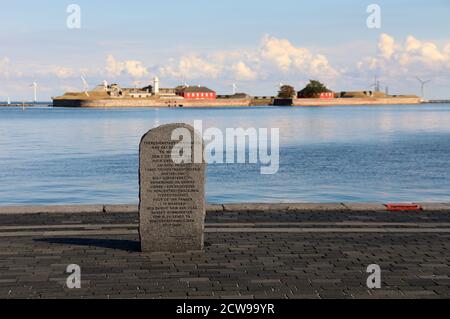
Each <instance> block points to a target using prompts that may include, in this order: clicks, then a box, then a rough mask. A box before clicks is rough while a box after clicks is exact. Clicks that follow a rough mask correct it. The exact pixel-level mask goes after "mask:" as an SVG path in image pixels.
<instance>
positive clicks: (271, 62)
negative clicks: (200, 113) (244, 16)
mask: <svg viewBox="0 0 450 319" xmlns="http://www.w3.org/2000/svg"><path fill="white" fill-rule="evenodd" d="M159 73H160V75H161V76H162V77H172V78H178V79H180V78H184V79H207V78H210V79H217V78H221V79H229V80H242V81H251V80H257V79H265V78H269V77H271V76H275V77H278V76H279V75H280V74H282V75H283V77H284V78H286V77H292V78H294V77H298V74H299V73H300V74H301V75H302V76H315V77H317V76H319V77H321V78H326V77H332V76H336V75H338V74H339V72H338V71H337V70H335V69H334V68H333V67H332V66H331V65H330V63H329V61H328V59H327V58H326V57H325V56H324V55H322V54H314V53H312V52H311V51H310V50H308V49H306V48H301V47H296V46H294V45H293V44H292V43H291V42H289V41H288V40H286V39H278V38H275V37H271V36H264V37H263V39H262V42H261V45H260V46H259V47H257V48H254V49H247V50H243V51H236V50H235V51H219V52H213V53H210V54H208V55H199V54H191V55H185V56H182V57H181V58H179V59H172V60H171V61H169V63H168V64H167V65H164V66H161V67H160V68H159Z"/></svg>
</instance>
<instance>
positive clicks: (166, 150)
mask: <svg viewBox="0 0 450 319" xmlns="http://www.w3.org/2000/svg"><path fill="white" fill-rule="evenodd" d="M205 170H206V164H205V163H204V160H203V139H202V137H201V136H200V135H199V134H198V133H196V132H195V131H194V128H193V127H192V126H190V125H186V124H169V125H163V126H160V127H158V128H155V129H153V130H150V131H149V132H148V133H147V134H145V135H144V136H143V137H142V140H141V143H140V149H139V198H140V202H139V219H140V225H139V234H140V241H141V250H142V251H143V252H188V251H198V250H202V249H203V237H204V220H205Z"/></svg>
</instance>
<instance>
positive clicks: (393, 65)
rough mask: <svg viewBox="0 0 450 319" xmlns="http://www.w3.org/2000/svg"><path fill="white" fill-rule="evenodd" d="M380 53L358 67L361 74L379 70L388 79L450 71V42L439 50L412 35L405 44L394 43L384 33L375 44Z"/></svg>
mask: <svg viewBox="0 0 450 319" xmlns="http://www.w3.org/2000/svg"><path fill="white" fill-rule="evenodd" d="M378 48H379V54H378V56H376V57H367V58H365V59H364V60H363V61H361V62H359V63H358V64H357V66H358V68H359V69H360V70H361V71H365V70H378V71H382V72H384V73H386V74H389V75H391V76H393V75H396V76H401V75H405V74H409V73H411V72H413V73H415V74H423V73H433V72H437V73H440V72H441V71H445V70H446V69H447V72H448V69H450V43H449V44H447V45H445V46H444V47H443V48H442V49H441V48H439V46H438V45H437V44H436V43H433V42H429V41H428V42H426V41H421V40H419V39H417V38H415V37H414V36H412V35H410V36H408V37H407V39H406V41H405V42H404V44H401V43H397V42H396V41H395V39H394V38H393V37H392V36H390V35H387V34H382V35H381V36H380V39H379V41H378Z"/></svg>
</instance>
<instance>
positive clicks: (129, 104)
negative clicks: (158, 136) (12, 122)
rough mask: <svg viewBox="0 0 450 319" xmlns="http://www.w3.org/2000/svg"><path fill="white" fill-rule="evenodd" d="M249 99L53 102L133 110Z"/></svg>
mask: <svg viewBox="0 0 450 319" xmlns="http://www.w3.org/2000/svg"><path fill="white" fill-rule="evenodd" d="M250 103H251V100H250V99H217V100H178V99H104V100H101V99H99V100H94V99H92V100H65V99H55V100H53V106H54V107H83V108H135V107H157V108H159V107H173V108H176V107H187V108H196V107H198V108H201V107H242V106H250Z"/></svg>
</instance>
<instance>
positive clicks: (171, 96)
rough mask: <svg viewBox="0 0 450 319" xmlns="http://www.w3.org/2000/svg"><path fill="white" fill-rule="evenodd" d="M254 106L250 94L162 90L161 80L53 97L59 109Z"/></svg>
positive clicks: (197, 89)
mask: <svg viewBox="0 0 450 319" xmlns="http://www.w3.org/2000/svg"><path fill="white" fill-rule="evenodd" d="M250 103H251V98H250V96H248V95H246V94H234V95H225V96H220V97H218V96H217V94H216V92H215V91H213V90H211V89H209V88H207V87H205V86H189V85H187V84H186V85H182V86H177V87H175V88H161V87H160V81H159V79H158V78H157V77H155V78H154V79H153V83H152V85H148V86H145V87H143V88H122V87H120V86H119V85H117V84H108V83H107V82H106V81H103V83H102V84H101V85H98V86H96V87H95V88H94V89H93V90H92V91H87V90H85V91H84V92H68V93H65V94H64V95H63V96H59V97H55V98H53V106H56V107H58V106H59V107H211V106H250Z"/></svg>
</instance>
